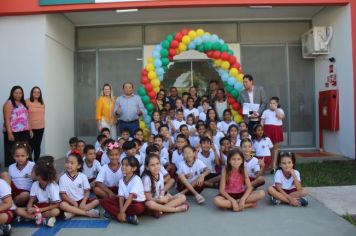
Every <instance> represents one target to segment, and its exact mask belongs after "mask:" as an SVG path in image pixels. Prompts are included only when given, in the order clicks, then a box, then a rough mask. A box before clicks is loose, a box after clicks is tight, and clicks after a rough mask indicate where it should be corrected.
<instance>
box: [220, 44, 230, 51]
mask: <svg viewBox="0 0 356 236" xmlns="http://www.w3.org/2000/svg"><path fill="white" fill-rule="evenodd" d="M220 50H221V51H222V52H227V51H228V50H229V47H228V46H227V45H226V44H223V45H221V48H220Z"/></svg>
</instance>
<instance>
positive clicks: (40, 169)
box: [16, 146, 95, 227]
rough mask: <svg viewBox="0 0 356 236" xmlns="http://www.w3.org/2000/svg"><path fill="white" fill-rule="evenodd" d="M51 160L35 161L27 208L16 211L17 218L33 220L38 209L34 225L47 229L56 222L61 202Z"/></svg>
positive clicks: (48, 158) (46, 157)
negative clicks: (39, 214)
mask: <svg viewBox="0 0 356 236" xmlns="http://www.w3.org/2000/svg"><path fill="white" fill-rule="evenodd" d="M93 148H94V146H93ZM94 151H95V150H94ZM53 160H54V158H53V157H51V156H45V157H41V158H40V159H39V160H38V161H37V163H36V164H35V166H34V168H33V177H34V179H36V180H37V181H36V182H34V183H33V184H32V187H31V192H30V196H31V197H30V200H29V201H28V204H27V208H20V207H19V208H17V209H16V214H17V215H18V216H20V217H24V218H26V219H30V220H35V219H36V214H35V213H36V208H38V209H39V210H40V212H41V216H42V217H41V218H40V219H36V224H38V225H40V224H45V225H47V226H49V227H53V226H54V224H55V222H56V217H57V216H58V215H59V213H60V210H59V203H60V202H61V198H60V196H59V186H58V184H57V182H56V179H57V176H56V169H55V168H54V166H53ZM20 219H21V218H20ZM19 221H21V220H19Z"/></svg>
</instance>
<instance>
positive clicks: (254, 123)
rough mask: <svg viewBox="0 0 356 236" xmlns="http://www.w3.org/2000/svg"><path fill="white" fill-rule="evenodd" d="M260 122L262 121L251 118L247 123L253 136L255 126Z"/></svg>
mask: <svg viewBox="0 0 356 236" xmlns="http://www.w3.org/2000/svg"><path fill="white" fill-rule="evenodd" d="M260 123H261V122H260V121H251V120H250V121H249V122H248V124H247V127H248V132H249V133H250V134H251V136H253V127H254V126H255V125H257V124H260Z"/></svg>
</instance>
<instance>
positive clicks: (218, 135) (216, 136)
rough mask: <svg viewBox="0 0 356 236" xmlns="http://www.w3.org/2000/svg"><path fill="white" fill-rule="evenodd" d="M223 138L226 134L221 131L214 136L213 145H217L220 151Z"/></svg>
mask: <svg viewBox="0 0 356 236" xmlns="http://www.w3.org/2000/svg"><path fill="white" fill-rule="evenodd" d="M223 137H225V134H224V133H223V132H221V131H218V132H217V133H216V134H215V135H214V136H213V140H212V141H213V143H215V144H216V146H218V149H216V150H219V149H220V139H222V138H223Z"/></svg>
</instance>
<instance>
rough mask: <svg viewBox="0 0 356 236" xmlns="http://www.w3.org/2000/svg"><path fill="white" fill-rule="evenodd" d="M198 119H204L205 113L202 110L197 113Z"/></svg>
mask: <svg viewBox="0 0 356 236" xmlns="http://www.w3.org/2000/svg"><path fill="white" fill-rule="evenodd" d="M199 120H202V121H204V122H205V121H206V113H205V112H204V111H202V112H200V113H199Z"/></svg>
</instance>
